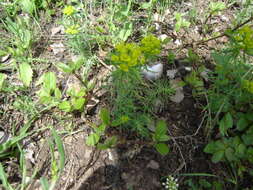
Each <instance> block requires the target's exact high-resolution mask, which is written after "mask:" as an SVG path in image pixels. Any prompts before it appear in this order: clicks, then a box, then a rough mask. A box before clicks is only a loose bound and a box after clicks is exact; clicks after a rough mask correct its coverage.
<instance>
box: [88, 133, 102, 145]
mask: <svg viewBox="0 0 253 190" xmlns="http://www.w3.org/2000/svg"><path fill="white" fill-rule="evenodd" d="M99 139H100V136H99V135H97V134H96V133H93V134H90V135H89V136H88V138H87V139H86V144H87V145H88V146H95V145H96V144H97V143H98V141H99Z"/></svg>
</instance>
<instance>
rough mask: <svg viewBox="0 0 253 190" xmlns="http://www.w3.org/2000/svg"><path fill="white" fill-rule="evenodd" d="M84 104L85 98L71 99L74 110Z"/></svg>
mask: <svg viewBox="0 0 253 190" xmlns="http://www.w3.org/2000/svg"><path fill="white" fill-rule="evenodd" d="M84 104H85V98H78V99H76V98H74V99H73V101H72V105H73V107H74V110H79V111H80V110H81V109H83V107H84Z"/></svg>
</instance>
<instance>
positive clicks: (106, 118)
mask: <svg viewBox="0 0 253 190" xmlns="http://www.w3.org/2000/svg"><path fill="white" fill-rule="evenodd" d="M99 116H100V119H101V120H102V122H103V123H104V124H105V125H107V126H108V125H110V122H111V117H110V112H109V110H108V109H106V108H102V109H101V110H100V113H99Z"/></svg>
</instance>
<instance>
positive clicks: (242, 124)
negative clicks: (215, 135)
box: [237, 117, 249, 131]
mask: <svg viewBox="0 0 253 190" xmlns="http://www.w3.org/2000/svg"><path fill="white" fill-rule="evenodd" d="M248 125H249V122H248V121H247V120H246V119H245V118H244V117H241V118H240V119H239V120H238V122H237V130H239V131H243V130H244V129H246V128H247V126H248Z"/></svg>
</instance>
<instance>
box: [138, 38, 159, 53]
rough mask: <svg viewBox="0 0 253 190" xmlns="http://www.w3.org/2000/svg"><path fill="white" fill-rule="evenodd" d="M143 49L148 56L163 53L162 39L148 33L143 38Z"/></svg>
mask: <svg viewBox="0 0 253 190" xmlns="http://www.w3.org/2000/svg"><path fill="white" fill-rule="evenodd" d="M141 50H142V51H143V52H144V53H145V54H146V55H147V56H155V55H158V54H160V53H161V41H160V40H159V39H157V38H156V37H155V36H153V35H148V36H146V37H144V38H143V39H142V40H141Z"/></svg>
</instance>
